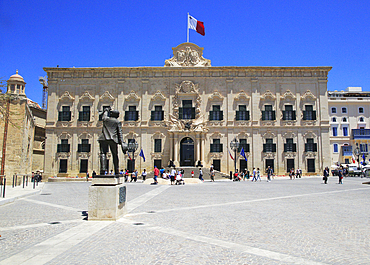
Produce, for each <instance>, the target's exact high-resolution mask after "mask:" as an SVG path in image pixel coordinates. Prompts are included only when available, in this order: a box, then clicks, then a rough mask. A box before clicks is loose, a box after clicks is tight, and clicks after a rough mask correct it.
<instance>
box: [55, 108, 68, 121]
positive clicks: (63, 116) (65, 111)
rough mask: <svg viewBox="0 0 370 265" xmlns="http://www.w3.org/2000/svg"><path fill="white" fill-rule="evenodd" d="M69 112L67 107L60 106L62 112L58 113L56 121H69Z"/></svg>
mask: <svg viewBox="0 0 370 265" xmlns="http://www.w3.org/2000/svg"><path fill="white" fill-rule="evenodd" d="M70 120H71V111H70V107H69V106H62V111H59V115H58V121H70Z"/></svg>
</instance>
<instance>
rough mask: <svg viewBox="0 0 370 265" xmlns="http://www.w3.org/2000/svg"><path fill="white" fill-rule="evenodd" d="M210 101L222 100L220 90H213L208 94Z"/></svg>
mask: <svg viewBox="0 0 370 265" xmlns="http://www.w3.org/2000/svg"><path fill="white" fill-rule="evenodd" d="M209 100H210V101H223V100H224V97H223V96H222V95H221V93H220V92H218V91H215V92H213V93H212V95H210V96H209Z"/></svg>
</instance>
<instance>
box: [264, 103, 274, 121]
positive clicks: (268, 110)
mask: <svg viewBox="0 0 370 265" xmlns="http://www.w3.org/2000/svg"><path fill="white" fill-rule="evenodd" d="M275 119H276V117H275V111H274V110H272V105H265V110H263V111H262V120H263V121H273V120H275Z"/></svg>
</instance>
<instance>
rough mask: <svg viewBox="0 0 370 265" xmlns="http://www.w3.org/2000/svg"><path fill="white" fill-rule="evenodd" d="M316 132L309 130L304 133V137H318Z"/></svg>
mask: <svg viewBox="0 0 370 265" xmlns="http://www.w3.org/2000/svg"><path fill="white" fill-rule="evenodd" d="M316 136H317V135H316V134H315V133H314V132H313V131H307V132H305V133H304V134H303V137H304V138H316Z"/></svg>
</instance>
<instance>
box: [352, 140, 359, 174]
mask: <svg viewBox="0 0 370 265" xmlns="http://www.w3.org/2000/svg"><path fill="white" fill-rule="evenodd" d="M353 153H354V155H355V156H357V169H360V148H359V147H358V143H356V148H355V150H353Z"/></svg>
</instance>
